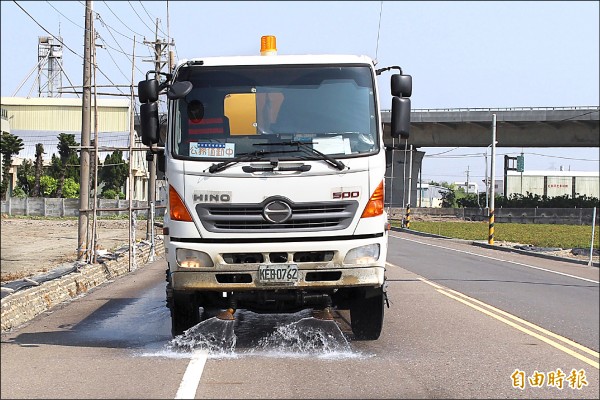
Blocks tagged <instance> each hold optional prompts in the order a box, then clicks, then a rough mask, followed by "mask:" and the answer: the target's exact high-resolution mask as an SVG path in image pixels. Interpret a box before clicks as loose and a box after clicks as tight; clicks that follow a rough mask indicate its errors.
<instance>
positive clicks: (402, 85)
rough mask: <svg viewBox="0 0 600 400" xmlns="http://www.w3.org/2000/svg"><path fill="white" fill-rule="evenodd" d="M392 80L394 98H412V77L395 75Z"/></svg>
mask: <svg viewBox="0 0 600 400" xmlns="http://www.w3.org/2000/svg"><path fill="white" fill-rule="evenodd" d="M390 80H391V82H390V86H391V89H392V96H398V97H410V95H411V94H412V76H410V75H400V74H394V75H392V77H391V78H390Z"/></svg>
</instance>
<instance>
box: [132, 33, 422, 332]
mask: <svg viewBox="0 0 600 400" xmlns="http://www.w3.org/2000/svg"><path fill="white" fill-rule="evenodd" d="M276 53H277V50H276V46H275V37H274V36H263V37H262V39H261V55H257V56H243V57H241V56H239V57H205V58H194V59H191V60H181V61H179V62H178V63H177V65H176V66H175V67H174V68H173V69H172V71H171V73H158V74H157V73H155V72H154V71H151V72H148V73H147V74H146V80H144V81H141V82H139V85H138V96H139V100H140V103H141V107H140V121H141V130H142V138H143V143H144V144H145V145H147V146H150V148H151V149H152V151H153V152H155V153H157V154H158V158H157V166H158V169H159V170H160V171H161V172H164V177H165V180H166V183H167V186H168V193H169V195H168V201H167V211H166V213H165V217H164V228H163V234H164V240H165V254H166V259H167V262H168V269H167V305H168V307H169V308H170V311H171V319H172V333H173V335H179V334H181V333H183V332H184V331H185V330H187V329H189V328H190V327H192V326H194V325H196V324H198V323H199V322H201V321H203V320H204V319H206V318H208V316H211V315H212V316H214V315H216V316H217V317H218V318H221V319H227V320H233V319H234V318H235V311H236V310H237V309H245V310H250V311H253V312H257V313H283V312H286V313H289V312H297V311H300V310H303V309H313V313H314V315H315V316H316V317H317V318H322V319H332V316H331V310H332V309H336V310H349V311H350V320H351V321H350V322H351V326H352V332H353V335H354V337H355V338H356V339H362V340H375V339H377V338H378V337H379V335H380V333H381V329H382V326H383V316H384V305H385V304H386V303H387V298H386V292H385V265H386V252H387V239H388V230H389V227H390V224H389V223H388V219H387V213H386V211H385V209H384V198H385V197H384V182H385V179H384V174H385V171H386V158H385V148H384V144H383V121H382V118H381V110H380V103H379V101H378V96H377V85H376V76H377V75H379V74H381V73H382V72H384V71H388V70H391V69H397V70H399V71H400V73H399V74H393V75H392V76H391V94H392V96H393V97H392V110H391V134H392V137H402V138H406V137H408V133H409V125H410V99H409V97H410V95H411V91H412V78H411V76H410V75H403V74H402V70H401V68H399V67H396V66H394V67H387V68H382V69H375V65H374V62H373V61H372V60H371V59H370V58H368V57H366V56H352V55H277V54H276ZM152 74H154V75H153V77H152ZM163 93H166V96H167V104H168V111H167V124H166V125H167V126H166V134H165V133H163V134H161V129H160V123H159V114H158V97H159V95H160V94H163Z"/></svg>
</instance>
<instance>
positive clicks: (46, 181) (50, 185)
mask: <svg viewBox="0 0 600 400" xmlns="http://www.w3.org/2000/svg"><path fill="white" fill-rule="evenodd" d="M57 187H58V181H57V180H56V179H54V178H53V177H51V176H49V175H43V176H42V177H41V178H40V189H41V191H42V195H43V196H44V197H54V196H55V195H56V188H57Z"/></svg>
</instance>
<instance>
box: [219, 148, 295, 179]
mask: <svg viewBox="0 0 600 400" xmlns="http://www.w3.org/2000/svg"><path fill="white" fill-rule="evenodd" d="M279 153H293V151H283V150H277V151H271V150H256V151H253V152H251V153H243V154H240V155H239V156H236V157H233V158H232V159H231V160H227V161H223V162H220V163H217V164H213V165H211V166H210V167H208V172H210V173H211V174H213V173H215V172H219V171H223V170H224V169H227V168H229V167H231V166H232V165H234V164H237V163H240V162H246V161H264V159H263V156H265V155H267V154H279ZM272 163H273V161H272V160H271V164H272ZM267 168H270V169H271V170H272V169H273V168H271V167H270V166H269V167H267ZM245 172H246V171H245Z"/></svg>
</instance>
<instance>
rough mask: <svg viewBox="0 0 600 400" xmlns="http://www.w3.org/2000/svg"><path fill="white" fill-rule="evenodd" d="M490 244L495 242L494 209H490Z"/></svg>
mask: <svg viewBox="0 0 600 400" xmlns="http://www.w3.org/2000/svg"><path fill="white" fill-rule="evenodd" d="M488 244H494V210H490V231H489V234H488Z"/></svg>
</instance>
